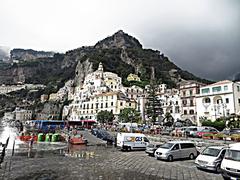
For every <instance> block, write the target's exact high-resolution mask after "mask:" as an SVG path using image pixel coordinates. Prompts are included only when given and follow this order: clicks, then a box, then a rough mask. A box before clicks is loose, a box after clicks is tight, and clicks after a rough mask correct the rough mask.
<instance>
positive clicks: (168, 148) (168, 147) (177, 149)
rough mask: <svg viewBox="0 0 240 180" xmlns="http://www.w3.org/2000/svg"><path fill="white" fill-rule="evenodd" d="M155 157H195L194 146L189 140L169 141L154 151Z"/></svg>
mask: <svg viewBox="0 0 240 180" xmlns="http://www.w3.org/2000/svg"><path fill="white" fill-rule="evenodd" d="M154 155H155V157H156V159H164V160H168V161H173V160H174V159H181V158H190V159H194V158H195V157H197V155H198V152H197V149H196V146H195V144H194V143H193V142H191V141H169V142H167V143H165V144H163V145H162V146H160V147H159V148H158V149H157V150H156V151H155V154H154Z"/></svg>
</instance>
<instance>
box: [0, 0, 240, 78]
mask: <svg viewBox="0 0 240 180" xmlns="http://www.w3.org/2000/svg"><path fill="white" fill-rule="evenodd" d="M119 29H122V30H123V31H124V32H127V33H128V34H131V35H132V36H134V37H136V38H137V39H139V41H140V42H141V43H142V44H143V46H144V48H153V49H158V50H160V51H161V52H162V53H164V54H165V55H166V56H168V57H169V58H170V59H171V60H172V61H173V62H174V63H175V64H177V65H178V66H180V67H181V68H182V69H185V70H188V71H190V72H192V73H194V74H196V75H198V76H200V77H204V78H208V79H212V80H221V79H231V78H232V77H233V75H234V74H235V73H237V72H239V71H240V58H239V57H240V0H85V1H84V0H21V1H20V0H1V1H0V46H1V45H2V46H9V47H11V48H15V47H18V48H32V49H36V50H54V51H60V52H65V51H67V50H70V49H75V48H77V47H80V46H83V45H94V44H95V43H96V42H97V41H99V40H101V39H103V38H105V37H107V36H109V35H112V34H113V33H115V32H116V31H118V30H119Z"/></svg>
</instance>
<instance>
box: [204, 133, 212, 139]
mask: <svg viewBox="0 0 240 180" xmlns="http://www.w3.org/2000/svg"><path fill="white" fill-rule="evenodd" d="M212 137H213V134H203V136H202V138H203V139H212Z"/></svg>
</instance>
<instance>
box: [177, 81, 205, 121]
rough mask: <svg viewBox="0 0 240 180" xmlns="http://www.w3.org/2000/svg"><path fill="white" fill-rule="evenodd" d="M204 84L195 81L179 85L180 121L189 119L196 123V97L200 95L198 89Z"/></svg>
mask: <svg viewBox="0 0 240 180" xmlns="http://www.w3.org/2000/svg"><path fill="white" fill-rule="evenodd" d="M203 85H204V84H202V83H199V82H196V81H186V82H183V83H182V84H181V85H180V89H179V90H180V97H181V104H182V106H181V119H183V120H186V119H189V120H191V121H192V122H193V123H197V105H196V96H197V95H198V94H199V93H200V87H202V86H203Z"/></svg>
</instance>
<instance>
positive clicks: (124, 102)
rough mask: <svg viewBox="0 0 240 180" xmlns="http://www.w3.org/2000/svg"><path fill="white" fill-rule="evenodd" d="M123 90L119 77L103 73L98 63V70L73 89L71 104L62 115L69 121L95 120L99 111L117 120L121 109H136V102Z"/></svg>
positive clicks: (100, 64)
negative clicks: (105, 111) (107, 113)
mask: <svg viewBox="0 0 240 180" xmlns="http://www.w3.org/2000/svg"><path fill="white" fill-rule="evenodd" d="M123 90H126V89H123V87H122V79H121V77H119V76H118V75H117V74H114V73H111V72H104V71H103V66H102V63H99V67H98V69H97V70H96V71H95V72H93V73H90V74H88V75H87V76H86V78H85V80H84V83H83V85H82V86H78V87H76V88H75V93H74V99H73V102H72V103H71V104H70V105H69V106H68V107H65V108H64V115H68V116H69V117H68V119H70V120H71V121H80V120H83V119H91V120H96V119H97V113H98V112H99V111H104V110H107V111H110V112H112V113H113V114H114V115H115V117H116V118H117V116H118V114H119V113H120V112H121V110H122V109H124V108H134V109H136V107H137V101H136V100H135V99H134V98H132V97H130V98H129V97H128V95H129V94H128V93H124V92H122V91H123ZM135 90H136V88H134V91H133V92H135ZM126 91H127V90H126ZM130 91H131V90H130ZM136 91H137V90H136ZM131 92H132V91H131ZM131 95H132V94H131Z"/></svg>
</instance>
